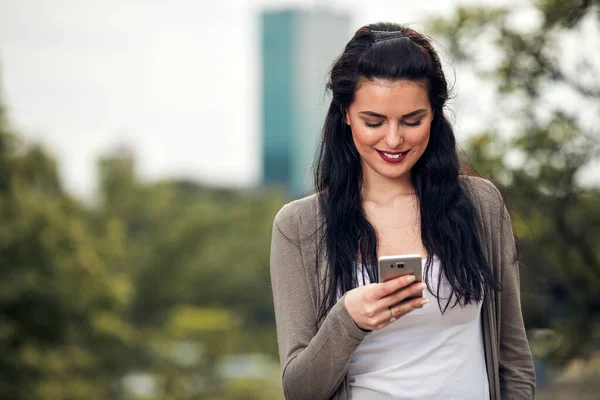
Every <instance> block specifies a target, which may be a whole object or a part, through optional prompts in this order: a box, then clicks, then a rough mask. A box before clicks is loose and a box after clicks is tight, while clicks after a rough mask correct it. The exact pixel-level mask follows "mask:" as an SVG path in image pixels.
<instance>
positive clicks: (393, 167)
mask: <svg viewBox="0 0 600 400" xmlns="http://www.w3.org/2000/svg"><path fill="white" fill-rule="evenodd" d="M432 119H433V110H432V109H431V104H430V103H429V97H428V96H427V88H426V87H425V85H424V84H423V83H420V82H412V81H404V80H402V81H388V80H381V79H378V80H372V81H370V80H364V81H363V82H362V83H361V84H360V85H359V87H358V89H357V90H356V93H355V94H354V101H353V102H352V103H351V104H350V106H349V107H348V112H347V113H346V123H347V124H348V125H350V127H351V129H352V138H353V140H354V145H355V146H356V149H357V150H358V153H359V154H360V157H361V164H362V169H363V176H364V177H365V178H367V179H368V178H369V177H370V176H373V174H377V175H380V176H382V177H385V178H388V179H410V170H411V168H412V167H413V166H414V165H415V163H416V162H417V160H418V159H419V158H420V157H421V156H422V155H423V153H424V152H425V149H426V148H427V144H428V143H429V131H430V127H431V121H432Z"/></svg>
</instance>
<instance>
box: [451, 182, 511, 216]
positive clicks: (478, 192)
mask: <svg viewBox="0 0 600 400" xmlns="http://www.w3.org/2000/svg"><path fill="white" fill-rule="evenodd" d="M460 183H461V186H462V188H463V189H464V190H465V192H466V194H467V196H469V198H470V199H471V201H472V202H473V205H474V206H475V207H476V208H479V209H480V210H481V211H483V210H492V209H495V210H498V209H500V210H502V209H503V208H504V200H503V198H502V195H501V194H500V191H499V190H498V188H497V187H496V185H494V184H493V183H492V182H491V181H489V180H487V179H484V178H479V177H477V176H468V175H461V176H460Z"/></svg>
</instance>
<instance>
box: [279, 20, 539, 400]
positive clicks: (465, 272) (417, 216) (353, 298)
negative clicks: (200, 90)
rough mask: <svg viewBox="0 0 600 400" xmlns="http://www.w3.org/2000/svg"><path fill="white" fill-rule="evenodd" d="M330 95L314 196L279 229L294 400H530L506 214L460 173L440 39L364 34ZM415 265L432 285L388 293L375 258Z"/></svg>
mask: <svg viewBox="0 0 600 400" xmlns="http://www.w3.org/2000/svg"><path fill="white" fill-rule="evenodd" d="M328 88H329V89H330V90H331V92H332V95H333V96H332V101H331V105H330V107H329V111H328V114H327V117H326V120H325V124H324V127H323V137H322V143H321V149H320V153H319V156H318V159H317V162H316V174H315V176H316V188H317V190H316V194H314V195H312V196H309V197H306V198H303V199H300V200H297V201H294V202H292V203H289V204H287V205H286V206H284V207H283V208H282V209H281V211H280V212H279V213H278V214H277V216H276V217H275V221H274V227H273V237H272V244H271V280H272V288H273V297H274V304H275V317H276V323H277V334H278V342H279V352H280V356H281V365H282V369H283V389H284V392H285V396H286V398H288V399H311V400H317V399H329V398H333V399H348V398H351V399H353V400H377V399H390V398H394V399H461V400H465V399H477V400H481V399H492V400H497V399H532V398H533V397H534V391H535V376H534V371H533V362H532V357H531V353H530V350H529V345H528V343H527V338H526V335H525V329H524V326H523V318H522V314H521V305H520V299H519V277H518V264H517V253H516V249H515V243H514V240H513V233H512V228H511V223H510V218H509V216H508V213H507V211H506V208H505V207H504V203H503V200H502V198H501V196H500V194H499V192H498V191H497V189H496V188H495V187H494V186H493V185H492V184H491V183H490V182H489V181H487V180H484V179H480V178H473V177H468V176H465V175H462V174H461V173H460V165H459V160H458V156H457V151H456V145H455V138H454V133H453V131H452V127H451V125H450V123H449V122H448V119H447V118H446V116H445V115H444V105H445V103H446V100H447V99H448V87H447V83H446V79H445V77H444V74H443V72H442V67H441V65H440V61H439V58H438V56H437V55H436V53H435V51H434V50H433V48H432V46H431V43H430V42H429V40H428V39H427V38H426V37H425V36H423V35H422V34H419V33H417V32H415V31H414V30H412V29H410V28H407V27H404V26H400V25H396V24H389V23H380V24H374V25H369V26H365V27H363V28H361V29H359V30H358V31H357V32H356V34H355V35H354V37H353V38H352V40H350V42H349V43H348V44H347V46H346V48H345V50H344V52H343V54H342V55H341V56H340V58H339V59H338V60H337V61H336V63H335V64H334V66H333V68H332V71H331V79H330V82H329V84H328ZM406 254H420V255H421V257H422V259H423V266H424V273H423V283H420V282H414V281H413V282H411V280H410V279H409V278H408V277H400V278H396V279H393V280H390V281H387V282H385V283H378V282H379V280H378V269H377V265H378V258H379V257H381V256H389V255H406ZM421 291H423V297H417V298H413V299H407V298H408V297H411V295H413V294H415V293H420V292H421Z"/></svg>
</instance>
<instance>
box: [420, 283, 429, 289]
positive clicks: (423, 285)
mask: <svg viewBox="0 0 600 400" xmlns="http://www.w3.org/2000/svg"><path fill="white" fill-rule="evenodd" d="M419 287H420V288H421V289H425V288H426V287H427V285H426V284H424V283H421V284H420V285H419Z"/></svg>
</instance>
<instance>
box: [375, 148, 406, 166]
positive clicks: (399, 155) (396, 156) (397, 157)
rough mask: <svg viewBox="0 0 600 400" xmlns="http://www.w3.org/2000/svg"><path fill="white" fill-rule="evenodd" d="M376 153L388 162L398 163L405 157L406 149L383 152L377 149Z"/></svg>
mask: <svg viewBox="0 0 600 400" xmlns="http://www.w3.org/2000/svg"><path fill="white" fill-rule="evenodd" d="M377 153H378V154H379V156H380V157H381V158H382V159H383V160H384V161H386V162H388V163H390V164H398V163H400V162H402V161H403V160H404V159H405V158H406V156H407V155H408V150H407V151H402V152H400V151H390V152H388V151H386V152H383V151H380V150H377Z"/></svg>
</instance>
